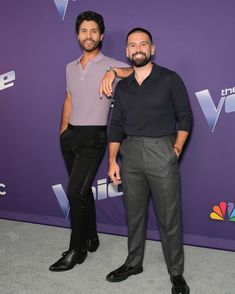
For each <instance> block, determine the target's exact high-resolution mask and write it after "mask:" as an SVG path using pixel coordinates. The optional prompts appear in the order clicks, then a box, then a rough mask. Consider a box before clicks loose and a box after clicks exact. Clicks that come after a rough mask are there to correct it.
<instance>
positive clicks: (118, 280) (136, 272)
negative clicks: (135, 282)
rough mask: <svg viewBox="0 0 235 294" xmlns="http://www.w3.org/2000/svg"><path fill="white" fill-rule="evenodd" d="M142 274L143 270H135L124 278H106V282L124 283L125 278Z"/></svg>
mask: <svg viewBox="0 0 235 294" xmlns="http://www.w3.org/2000/svg"><path fill="white" fill-rule="evenodd" d="M142 272H143V268H139V269H138V270H135V271H134V272H130V273H129V274H128V275H126V276H125V277H122V278H121V277H120V278H116V279H109V278H106V280H107V281H108V282H111V283H116V282H121V281H124V280H126V279H127V278H129V277H130V276H134V275H138V274H140V273H142Z"/></svg>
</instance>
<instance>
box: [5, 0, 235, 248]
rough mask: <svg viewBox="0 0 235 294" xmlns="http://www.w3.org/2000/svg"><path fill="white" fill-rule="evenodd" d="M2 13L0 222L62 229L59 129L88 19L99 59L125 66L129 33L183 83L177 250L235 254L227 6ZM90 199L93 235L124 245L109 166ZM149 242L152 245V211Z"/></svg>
mask: <svg viewBox="0 0 235 294" xmlns="http://www.w3.org/2000/svg"><path fill="white" fill-rule="evenodd" d="M67 2H68V5H67V9H66V10H64V11H63V8H65V7H66V3H67ZM56 4H57V6H58V7H57V6H56ZM59 4H60V6H59ZM0 8H1V9H0V32H1V35H0V38H1V46H0V58H1V62H0V105H1V108H0V112H1V115H0V125H1V130H0V140H1V143H0V163H1V167H0V171H1V173H0V217H1V218H9V219H15V220H22V221H29V222H37V223H43V224H49V225H58V226H65V227H67V226H69V221H68V219H67V218H66V216H67V214H68V207H67V203H66V197H65V194H64V190H66V183H67V174H66V170H65V166H64V162H63V159H62V156H61V153H60V149H59V138H58V129H59V124H60V115H61V108H62V104H63V100H64V96H65V66H66V64H67V63H68V62H70V61H71V60H73V59H75V58H77V57H78V56H79V55H80V54H81V51H80V48H79V46H78V43H77V41H76V37H75V33H74V22H75V18H76V16H77V14H78V13H80V12H81V11H83V10H88V9H89V10H94V11H97V12H99V13H101V14H102V15H103V16H104V19H105V23H106V27H107V31H106V35H105V40H104V46H103V52H104V53H105V54H107V55H110V56H113V57H115V58H117V59H120V60H122V61H125V62H126V59H125V54H124V46H125V44H124V40H125V36H126V33H127V31H128V30H130V29H132V28H133V27H136V26H143V27H145V28H147V29H149V30H150V31H151V32H152V34H153V37H154V40H155V43H156V45H157V54H156V57H155V61H156V62H158V63H159V64H161V65H163V66H166V67H169V68H171V69H174V70H176V71H177V72H178V73H179V74H180V75H181V76H182V77H183V79H184V81H185V83H186V85H187V88H188V91H189V94H190V99H191V104H192V108H193V113H194V128H193V132H192V135H191V138H190V142H189V144H188V146H187V148H186V150H185V153H184V155H183V158H182V160H181V183H182V185H181V186H182V213H183V224H184V241H185V243H186V244H192V245H199V246H209V247H214V248H221V249H228V250H235V234H234V229H235V210H234V203H235V192H234V190H235V189H234V179H233V178H234V174H235V170H234V169H235V168H234V166H235V165H234V159H235V156H234V150H235V138H234V125H233V123H234V120H235V113H234V111H235V79H234V73H235V59H234V52H235V42H234V37H233V36H234V27H235V18H234V8H235V4H234V1H233V0H230V1H229V0H226V1H217V2H216V3H215V1H213V0H208V1H203V0H198V1H193V2H192V1H191V3H189V1H187V0H180V1H171V0H164V1H156V0H149V1H147V2H143V1H142V0H135V1H124V0H119V1H110V0H68V1H66V0H57V1H53V0H40V1H36V0H35V1H32V0H21V1H14V0H7V1H6V0H5V1H1V4H0ZM59 8H60V9H59ZM59 12H60V13H59ZM64 12H65V14H64ZM93 192H94V196H95V198H96V204H97V218H98V227H99V231H100V232H107V233H112V234H123V235H125V234H126V220H125V213H124V208H123V200H122V192H121V190H119V191H117V190H115V188H114V187H113V186H112V185H111V184H109V183H108V180H107V158H105V160H104V161H103V162H102V164H101V166H100V169H99V171H98V174H97V176H96V179H95V180H94V183H93ZM148 238H152V239H158V238H159V235H158V228H157V225H156V220H155V216H154V212H153V209H152V206H150V213H149V222H148Z"/></svg>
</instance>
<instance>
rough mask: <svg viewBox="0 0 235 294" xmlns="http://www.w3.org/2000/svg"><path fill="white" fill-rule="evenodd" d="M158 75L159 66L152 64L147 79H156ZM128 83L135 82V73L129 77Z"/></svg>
mask: <svg viewBox="0 0 235 294" xmlns="http://www.w3.org/2000/svg"><path fill="white" fill-rule="evenodd" d="M159 75H160V66H158V65H157V64H155V63H153V67H152V70H151V72H150V74H149V76H148V77H147V78H150V79H151V80H155V79H158V77H159ZM129 78H130V81H135V72H133V73H132V74H131V75H130V76H129Z"/></svg>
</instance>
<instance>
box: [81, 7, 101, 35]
mask: <svg viewBox="0 0 235 294" xmlns="http://www.w3.org/2000/svg"><path fill="white" fill-rule="evenodd" d="M84 20H87V21H89V20H93V21H94V22H96V23H97V24H98V27H99V30H100V33H101V35H102V34H103V33H104V31H105V26H104V19H103V17H102V16H101V15H100V14H98V13H96V12H93V11H84V12H82V13H80V14H79V15H78V17H77V19H76V26H75V29H76V33H77V34H78V32H79V29H80V25H81V23H82V22H83V21H84Z"/></svg>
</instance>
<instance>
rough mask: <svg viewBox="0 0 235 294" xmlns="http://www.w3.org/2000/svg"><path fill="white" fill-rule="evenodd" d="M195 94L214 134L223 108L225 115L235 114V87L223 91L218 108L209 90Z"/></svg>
mask: <svg viewBox="0 0 235 294" xmlns="http://www.w3.org/2000/svg"><path fill="white" fill-rule="evenodd" d="M195 94H196V96H197V99H198V102H199V104H200V106H201V108H202V112H203V114H204V116H205V118H206V121H207V123H208V126H209V128H210V130H211V132H212V133H213V132H214V130H215V127H216V124H217V122H218V119H219V117H220V114H221V110H222V108H223V106H224V111H225V113H231V112H235V87H233V88H226V89H223V90H221V98H220V101H219V104H218V106H217V107H216V106H215V103H214V100H213V98H212V97H211V94H210V92H209V90H208V89H206V90H203V91H200V92H196V93H195Z"/></svg>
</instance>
